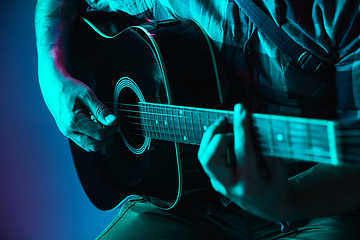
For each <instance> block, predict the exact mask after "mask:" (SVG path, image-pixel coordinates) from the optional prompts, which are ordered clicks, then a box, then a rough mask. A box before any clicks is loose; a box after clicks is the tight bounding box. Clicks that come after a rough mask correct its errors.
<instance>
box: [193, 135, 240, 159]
mask: <svg viewBox="0 0 360 240" xmlns="http://www.w3.org/2000/svg"><path fill="white" fill-rule="evenodd" d="M233 142H234V135H233V133H217V134H216V135H215V136H214V137H213V138H212V139H211V141H210V142H209V144H208V145H207V146H206V148H205V149H204V152H203V153H202V155H201V156H200V158H199V160H200V162H201V163H202V164H204V165H207V166H208V165H216V166H228V165H227V162H226V161H224V158H225V157H226V152H227V149H228V148H229V146H230V145H232V144H233ZM220 159H221V160H220Z"/></svg>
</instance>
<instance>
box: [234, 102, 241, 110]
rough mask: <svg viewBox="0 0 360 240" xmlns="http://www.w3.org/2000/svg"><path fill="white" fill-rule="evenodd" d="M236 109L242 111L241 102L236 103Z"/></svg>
mask: <svg viewBox="0 0 360 240" xmlns="http://www.w3.org/2000/svg"><path fill="white" fill-rule="evenodd" d="M234 110H235V111H241V104H240V103H237V104H236V105H235V109H234Z"/></svg>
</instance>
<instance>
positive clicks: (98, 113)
mask: <svg viewBox="0 0 360 240" xmlns="http://www.w3.org/2000/svg"><path fill="white" fill-rule="evenodd" d="M104 113H105V107H104V106H103V105H101V104H100V105H98V106H97V107H96V109H95V113H94V114H95V116H101V115H103V114H104Z"/></svg>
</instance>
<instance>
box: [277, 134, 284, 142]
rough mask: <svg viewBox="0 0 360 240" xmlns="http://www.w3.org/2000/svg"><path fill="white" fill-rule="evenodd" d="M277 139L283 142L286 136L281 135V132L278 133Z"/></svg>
mask: <svg viewBox="0 0 360 240" xmlns="http://www.w3.org/2000/svg"><path fill="white" fill-rule="evenodd" d="M276 139H277V140H278V141H279V142H281V141H282V140H283V139H284V137H283V135H281V134H280V133H279V134H278V135H276Z"/></svg>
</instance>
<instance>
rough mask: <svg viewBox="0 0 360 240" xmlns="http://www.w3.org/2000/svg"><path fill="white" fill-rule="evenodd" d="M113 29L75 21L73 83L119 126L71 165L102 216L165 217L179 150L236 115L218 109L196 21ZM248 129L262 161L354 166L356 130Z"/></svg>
mask: <svg viewBox="0 0 360 240" xmlns="http://www.w3.org/2000/svg"><path fill="white" fill-rule="evenodd" d="M119 22H122V23H124V22H126V21H120V20H119V19H115V20H113V19H112V21H105V20H104V18H102V17H95V18H94V19H92V20H91V21H90V20H89V18H85V17H83V18H81V19H79V21H78V26H77V30H76V31H75V36H74V42H73V50H72V56H71V61H70V62H71V68H72V75H73V76H74V77H76V78H77V79H80V80H82V81H83V82H84V83H86V84H87V85H88V86H90V87H91V88H92V89H93V90H94V91H95V93H96V95H97V96H98V98H99V99H100V100H101V101H103V102H104V103H105V104H106V105H107V106H108V107H109V108H110V109H111V110H113V111H114V113H115V114H116V115H118V116H119V118H120V125H119V130H118V133H117V134H116V136H115V141H114V142H113V143H111V144H110V145H109V146H107V147H106V148H104V149H102V150H101V151H99V152H92V153H89V152H86V151H84V150H82V149H81V148H79V147H78V146H76V145H75V144H74V143H73V142H70V143H71V144H70V145H71V150H72V154H73V158H74V163H75V166H76V170H77V173H78V175H79V178H80V181H81V183H82V186H83V188H84V189H85V192H86V194H87V195H88V197H89V198H90V200H91V201H92V202H93V204H94V205H95V206H96V207H98V208H99V209H102V210H111V209H114V208H116V207H117V206H119V204H120V203H121V201H122V200H123V199H125V198H126V197H127V196H129V195H140V196H143V197H144V198H146V199H148V200H149V201H150V202H152V203H153V204H155V205H156V206H158V207H160V208H163V209H170V208H172V207H174V206H175V205H176V204H177V203H178V202H179V200H180V197H181V193H182V187H183V181H184V179H183V174H182V170H183V169H182V160H181V158H182V157H184V156H185V155H186V153H183V152H186V151H184V150H183V149H186V145H193V146H197V145H199V144H200V141H201V138H202V136H203V134H204V132H205V131H206V130H207V128H208V127H209V126H210V125H211V124H212V123H214V122H215V121H216V119H218V118H220V117H226V118H227V119H228V122H230V123H231V122H232V119H233V113H232V111H227V110H218V109H217V108H221V106H222V105H223V103H224V100H223V98H224V96H223V95H224V94H223V92H224V90H223V88H222V81H221V80H220V74H219V72H220V68H219V63H218V62H217V59H216V57H215V54H214V51H213V49H212V45H211V43H210V40H209V38H208V36H207V35H206V34H205V32H204V30H203V29H202V28H201V27H200V26H199V25H198V24H197V23H196V22H194V21H191V20H169V21H162V22H151V21H148V22H143V23H132V20H131V21H128V25H126V26H119ZM129 22H130V23H129ZM252 122H253V126H254V133H255V135H256V136H257V142H258V145H259V154H260V155H264V156H271V157H280V158H284V159H290V160H294V161H308V162H320V163H326V164H331V165H348V166H358V164H357V163H358V155H359V153H360V148H359V147H358V146H359V145H358V142H359V138H358V137H357V136H358V135H359V130H358V127H357V126H358V124H356V123H352V124H350V123H349V124H340V123H339V122H337V121H327V120H316V119H306V118H297V117H287V116H275V115H266V114H252ZM195 150H196V147H195ZM195 152H196V151H195ZM195 154H196V153H195ZM185 157H186V156H185Z"/></svg>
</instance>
